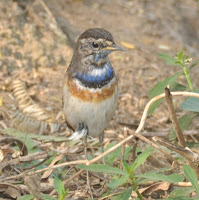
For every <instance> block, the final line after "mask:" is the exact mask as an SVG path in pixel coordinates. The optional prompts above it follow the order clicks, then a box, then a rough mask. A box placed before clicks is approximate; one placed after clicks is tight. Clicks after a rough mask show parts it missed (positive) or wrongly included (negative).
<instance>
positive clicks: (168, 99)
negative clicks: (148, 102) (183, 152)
mask: <svg viewBox="0 0 199 200" xmlns="http://www.w3.org/2000/svg"><path fill="white" fill-rule="evenodd" d="M164 92H165V99H166V102H167V106H168V110H169V113H170V117H171V121H172V123H173V126H174V129H175V132H176V135H177V138H178V141H179V144H180V146H181V147H184V148H185V147H186V142H185V139H184V136H183V133H182V130H181V128H180V125H179V123H178V119H177V117H176V113H175V110H174V106H173V101H172V95H171V93H170V90H169V88H167V87H166V88H165V90H164Z"/></svg>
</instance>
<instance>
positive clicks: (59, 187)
mask: <svg viewBox="0 0 199 200" xmlns="http://www.w3.org/2000/svg"><path fill="white" fill-rule="evenodd" d="M54 186H55V190H56V191H57V193H58V200H66V198H65V197H66V196H67V195H68V193H69V189H66V190H65V188H64V184H63V182H62V181H61V180H60V179H59V178H57V177H55V179H54Z"/></svg>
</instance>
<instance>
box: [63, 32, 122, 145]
mask: <svg viewBox="0 0 199 200" xmlns="http://www.w3.org/2000/svg"><path fill="white" fill-rule="evenodd" d="M117 50H123V49H122V48H121V47H119V46H117V45H116V44H115V42H114V40H113V37H112V35H111V33H109V32H108V31H106V30H104V29H101V28H93V29H88V30H86V31H85V32H84V33H82V35H81V36H80V37H79V39H78V41H77V44H76V47H75V50H74V54H73V57H72V61H71V63H70V65H69V67H68V69H67V71H66V74H65V79H64V87H63V106H64V108H63V111H64V115H65V119H66V122H67V124H68V125H69V126H70V127H72V129H73V130H74V131H75V132H74V133H73V135H72V136H71V137H70V139H72V140H73V139H74V140H75V139H80V138H87V136H92V137H99V141H100V144H101V147H102V149H103V135H104V129H105V128H106V126H107V125H108V123H109V121H110V120H111V118H112V117H113V115H114V112H115V109H116V106H117V100H118V81H117V78H116V76H115V72H114V69H113V67H112V65H111V63H110V61H109V59H108V55H109V53H111V52H112V51H117Z"/></svg>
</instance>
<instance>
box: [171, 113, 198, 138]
mask: <svg viewBox="0 0 199 200" xmlns="http://www.w3.org/2000/svg"><path fill="white" fill-rule="evenodd" d="M195 116H196V114H187V115H183V116H182V117H180V118H179V120H178V123H179V125H180V128H181V130H182V131H185V130H187V129H188V127H189V125H190V124H191V122H192V120H193V118H194V117H195ZM175 138H176V132H175V130H174V129H173V128H172V129H171V131H170V133H169V139H170V140H174V139H175Z"/></svg>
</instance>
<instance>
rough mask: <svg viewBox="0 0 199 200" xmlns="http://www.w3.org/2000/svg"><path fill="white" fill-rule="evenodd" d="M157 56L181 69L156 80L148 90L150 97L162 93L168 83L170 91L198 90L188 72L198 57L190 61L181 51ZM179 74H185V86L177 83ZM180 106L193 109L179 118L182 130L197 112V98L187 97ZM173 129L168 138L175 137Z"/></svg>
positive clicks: (198, 101)
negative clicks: (172, 55) (175, 53)
mask: <svg viewBox="0 0 199 200" xmlns="http://www.w3.org/2000/svg"><path fill="white" fill-rule="evenodd" d="M159 56H160V57H161V58H162V59H164V60H165V61H166V64H168V65H177V66H179V67H180V68H181V71H179V72H177V73H176V74H174V75H172V76H170V77H168V78H166V79H164V80H163V81H160V82H158V83H157V84H156V85H155V86H154V87H153V88H152V89H151V90H150V92H149V94H150V98H153V97H155V96H157V95H159V94H161V93H164V89H165V88H166V87H167V86H168V85H169V89H170V91H194V92H198V90H197V89H196V88H194V87H193V84H192V81H191V78H190V72H191V69H193V68H194V67H195V66H196V65H197V64H199V59H198V60H196V61H195V62H192V60H193V59H192V58H190V57H189V56H185V55H184V53H183V52H178V53H177V55H176V56H175V57H171V56H170V55H168V54H159ZM179 76H185V78H186V81H187V86H186V85H182V84H180V83H178V81H177V79H178V77H179ZM162 101H163V99H160V100H158V101H157V102H156V103H154V104H153V105H152V107H151V108H150V110H149V115H151V114H152V113H153V112H154V110H155V109H156V108H157V107H158V106H159V104H160V103H161V102H162ZM180 108H181V109H182V110H186V111H193V112H194V113H191V114H186V115H184V116H182V117H181V118H179V124H180V127H181V129H182V130H186V129H187V128H188V127H189V125H190V123H191V121H192V119H193V118H194V117H195V116H196V115H198V114H199V99H198V98H194V97H189V98H187V100H185V101H184V102H183V103H182V104H181V105H180ZM175 137H176V136H175V131H174V130H173V129H172V130H171V132H170V139H175Z"/></svg>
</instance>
